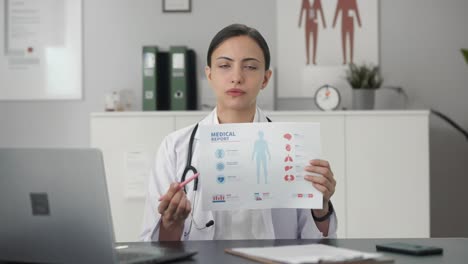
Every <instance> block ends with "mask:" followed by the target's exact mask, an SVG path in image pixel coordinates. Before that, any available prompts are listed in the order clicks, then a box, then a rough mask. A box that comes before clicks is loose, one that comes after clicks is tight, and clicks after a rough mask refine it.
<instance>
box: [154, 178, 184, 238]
mask: <svg viewBox="0 0 468 264" xmlns="http://www.w3.org/2000/svg"><path fill="white" fill-rule="evenodd" d="M191 210H192V207H191V204H190V201H189V200H188V199H187V196H186V195H185V192H184V190H183V188H182V189H181V188H179V183H173V184H171V186H169V189H168V190H167V192H166V194H165V195H164V198H163V199H162V200H161V202H160V203H159V207H158V212H159V213H160V214H161V225H162V228H164V229H166V230H173V229H177V228H183V226H184V222H185V219H187V217H188V216H189V214H190V211H191Z"/></svg>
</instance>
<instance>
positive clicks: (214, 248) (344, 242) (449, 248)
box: [119, 238, 468, 264]
mask: <svg viewBox="0 0 468 264" xmlns="http://www.w3.org/2000/svg"><path fill="white" fill-rule="evenodd" d="M388 242H405V243H414V244H420V245H427V246H436V247H441V248H443V249H444V254H443V255H436V256H425V257H415V256H407V255H402V254H393V253H384V255H385V256H387V257H390V258H392V259H394V260H395V263H402V264H403V263H405V264H417V263H425V264H426V263H428V264H429V263H434V264H435V263H437V264H444V263H447V264H448V263H466V261H467V260H468V238H422V239H323V240H309V239H305V240H221V241H220V240H218V241H184V242H154V243H119V244H126V245H130V246H131V245H136V244H143V245H147V246H163V247H171V248H174V247H175V248H184V249H185V250H188V251H197V252H198V254H197V255H195V256H194V257H193V259H191V260H186V261H181V262H177V263H222V264H230V263H255V262H252V261H249V260H247V259H244V258H240V257H237V256H232V255H229V254H227V253H224V249H225V248H234V247H262V246H285V245H301V244H313V243H322V244H326V245H333V246H337V247H343V248H349V249H355V250H361V251H367V252H376V250H375V245H376V244H380V243H388Z"/></svg>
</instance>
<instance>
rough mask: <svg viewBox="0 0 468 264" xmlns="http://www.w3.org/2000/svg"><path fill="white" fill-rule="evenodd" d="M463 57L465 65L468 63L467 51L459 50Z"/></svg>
mask: <svg viewBox="0 0 468 264" xmlns="http://www.w3.org/2000/svg"><path fill="white" fill-rule="evenodd" d="M461 52H462V54H463V56H465V60H466V63H468V49H461Z"/></svg>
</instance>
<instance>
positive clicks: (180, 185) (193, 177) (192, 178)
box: [159, 172, 200, 201]
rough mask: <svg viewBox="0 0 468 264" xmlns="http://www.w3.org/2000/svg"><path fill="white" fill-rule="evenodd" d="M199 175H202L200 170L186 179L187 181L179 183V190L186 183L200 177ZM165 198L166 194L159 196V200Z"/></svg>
mask: <svg viewBox="0 0 468 264" xmlns="http://www.w3.org/2000/svg"><path fill="white" fill-rule="evenodd" d="M198 175H200V173H199V172H197V173H195V174H194V175H193V176H192V177H190V178H188V179H186V180H185V181H183V182H181V183H179V187H178V188H177V190H180V189H182V188H184V186H185V185H187V184H188V183H189V182H191V181H193V180H194V179H196V178H197V177H198ZM163 199H164V195H163V196H161V197H160V198H159V201H162V200H163Z"/></svg>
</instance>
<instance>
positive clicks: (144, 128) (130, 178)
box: [91, 115, 174, 242]
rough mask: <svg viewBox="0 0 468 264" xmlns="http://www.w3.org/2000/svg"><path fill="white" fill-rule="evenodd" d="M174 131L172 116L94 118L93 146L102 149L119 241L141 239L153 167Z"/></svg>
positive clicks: (92, 121)
mask: <svg viewBox="0 0 468 264" xmlns="http://www.w3.org/2000/svg"><path fill="white" fill-rule="evenodd" d="M173 130H174V117H173V116H134V115H132V116H127V117H126V116H112V115H108V116H93V117H91V146H92V147H95V148H99V149H101V150H102V152H103V156H104V164H105V169H106V179H107V188H108V192H109V199H110V205H111V212H112V221H113V224H114V233H115V239H116V241H117V242H131V241H137V240H138V236H139V234H140V232H141V226H142V221H143V210H144V203H145V194H146V186H147V185H146V181H147V178H148V175H149V171H150V166H152V165H153V162H154V158H155V154H156V152H157V150H158V148H159V145H160V143H161V141H162V140H163V138H164V137H165V136H166V135H167V134H169V133H170V132H172V131H173Z"/></svg>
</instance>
